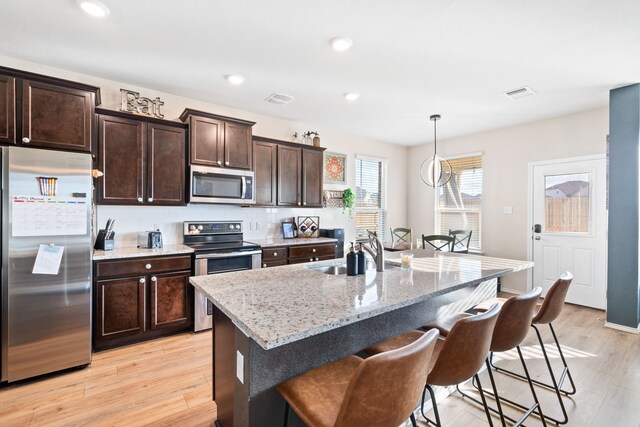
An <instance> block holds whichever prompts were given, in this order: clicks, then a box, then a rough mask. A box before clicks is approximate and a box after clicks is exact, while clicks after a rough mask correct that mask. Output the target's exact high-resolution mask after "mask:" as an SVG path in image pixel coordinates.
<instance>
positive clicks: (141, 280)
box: [138, 277, 146, 283]
mask: <svg viewBox="0 0 640 427" xmlns="http://www.w3.org/2000/svg"><path fill="white" fill-rule="evenodd" d="M138 281H139V282H140V283H144V282H146V280H144V277H143V278H142V279H140V280H138Z"/></svg>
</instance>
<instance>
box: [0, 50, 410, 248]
mask: <svg viewBox="0 0 640 427" xmlns="http://www.w3.org/2000/svg"><path fill="white" fill-rule="evenodd" d="M0 65H2V66H5V67H11V68H16V69H21V70H26V71H31V72H36V73H40V74H45V75H50V76H54V77H60V78H64V79H68V80H73V81H78V82H82V83H87V84H91V85H94V86H99V87H100V88H101V95H102V105H101V107H102V108H106V109H111V110H118V109H119V108H120V89H121V88H124V89H129V90H134V91H136V92H140V95H141V96H144V97H148V98H155V97H156V96H159V97H160V98H161V99H162V101H164V103H165V105H164V107H163V113H164V116H165V119H168V120H178V117H179V115H180V113H182V111H183V110H184V108H187V107H188V108H193V109H197V110H202V111H207V112H210V113H214V114H220V115H224V116H230V117H237V118H241V119H246V120H251V121H255V122H257V123H256V125H255V126H254V127H253V134H254V135H259V136H264V137H269V138H275V139H281V140H285V141H288V140H289V139H290V136H291V135H292V134H293V133H294V132H295V131H298V132H301V131H306V130H315V131H318V133H319V134H320V137H321V145H322V146H323V147H327V150H328V151H334V152H340V153H345V154H347V156H348V161H347V180H348V186H349V187H351V188H352V189H354V190H355V185H354V183H355V155H356V154H366V155H369V156H375V157H380V158H385V159H387V160H388V165H389V167H388V171H389V172H388V189H389V192H388V193H389V197H388V199H387V200H388V205H387V208H388V218H389V224H391V225H396V224H397V225H398V226H400V225H401V224H406V223H407V213H406V200H407V175H406V165H407V151H408V149H407V148H406V147H403V146H399V145H394V144H390V143H386V142H382V141H376V140H372V139H369V138H363V137H359V136H356V135H350V134H347V133H344V132H335V131H332V130H331V129H324V128H320V127H318V126H316V125H314V124H313V123H302V122H294V121H289V120H283V119H278V118H275V117H269V116H264V115H259V114H254V113H251V112H249V111H242V110H237V109H233V108H229V107H225V106H221V105H215V104H212V103H209V102H205V101H202V100H197V99H190V98H185V97H182V96H179V95H175V94H169V93H165V92H162V91H160V90H157V89H151V88H144V87H140V86H137V85H134V84H130V83H123V82H115V81H111V80H105V79H101V78H99V77H94V76H89V75H85V74H80V73H76V72H73V71H67V70H61V69H57V68H53V67H48V66H46V65H42V64H35V63H31V62H26V61H22V60H19V59H15V58H9V57H4V56H0ZM229 90H236V88H232V87H230V88H229ZM294 102H295V101H294ZM279 108H282V110H281V111H282V114H283V115H285V114H287V112H286V108H287V107H286V106H284V107H279ZM342 188H344V187H337V186H326V187H325V189H342ZM302 215H317V216H320V226H321V227H322V228H337V227H342V228H345V232H346V239H347V240H351V239H354V238H355V221H354V220H353V219H349V217H348V215H346V214H344V215H343V214H342V213H341V210H340V209H284V208H278V209H277V210H276V212H272V210H271V209H265V208H240V207H235V206H221V205H220V206H219V205H204V206H203V205H189V206H186V207H112V206H98V207H97V223H98V225H99V226H101V227H103V226H104V224H105V222H106V220H107V218H109V217H112V218H116V220H117V222H116V225H115V230H116V233H117V234H116V245H120V246H135V244H136V240H135V239H136V233H137V232H138V231H144V230H150V229H152V227H153V225H154V224H158V225H159V226H160V230H161V231H162V232H163V233H164V240H165V244H175V243H181V242H182V234H181V233H182V231H181V225H182V221H185V220H207V219H241V220H244V221H245V234H246V236H245V237H246V238H247V239H249V238H254V239H257V238H264V237H269V236H276V235H279V233H280V222H281V221H282V220H284V219H286V218H290V217H297V216H302ZM251 223H252V224H251ZM256 223H257V224H258V227H259V228H258V229H257V230H256Z"/></svg>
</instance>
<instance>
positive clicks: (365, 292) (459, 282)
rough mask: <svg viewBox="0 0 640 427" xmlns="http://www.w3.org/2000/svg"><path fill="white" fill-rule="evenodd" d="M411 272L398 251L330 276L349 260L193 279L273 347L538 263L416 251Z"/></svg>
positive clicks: (232, 316) (254, 335)
mask: <svg viewBox="0 0 640 427" xmlns="http://www.w3.org/2000/svg"><path fill="white" fill-rule="evenodd" d="M410 252H412V253H414V257H415V258H414V260H413V269H411V270H402V269H401V268H399V266H400V253H397V252H396V253H393V254H389V255H388V256H387V262H386V266H387V270H386V271H385V272H382V273H379V272H376V271H375V270H369V271H367V272H366V274H365V275H360V276H347V275H344V274H342V275H338V276H333V275H328V274H324V273H322V272H319V271H317V270H314V268H315V269H317V268H322V267H326V266H332V265H341V264H343V262H344V261H343V260H331V261H320V262H314V263H307V264H293V265H286V266H282V267H275V268H265V269H256V270H245V271H239V272H233V273H222V274H214V275H209V276H197V277H191V278H190V282H191V283H192V284H193V285H194V286H195V287H196V288H197V289H199V290H200V291H202V292H203V293H204V294H206V295H207V297H208V298H209V299H210V300H211V302H213V303H214V304H215V305H216V306H217V307H218V308H219V309H220V310H222V311H223V312H224V313H225V314H226V315H227V316H228V317H229V318H230V319H231V320H232V321H233V323H234V324H235V325H236V326H237V327H238V328H239V329H240V330H241V331H242V332H243V333H244V334H245V335H247V336H249V337H250V338H252V339H253V340H255V341H256V342H257V343H258V344H259V345H260V346H262V347H263V348H264V349H266V350H268V349H271V348H275V347H278V346H281V345H284V344H287V343H290V342H294V341H298V340H301V339H303V338H306V337H309V336H312V335H316V334H319V333H322V332H325V331H328V330H331V329H335V328H339V327H341V326H344V325H348V324H350V323H354V322H357V321H359V320H362V319H366V318H370V317H373V316H377V315H379V314H382V313H386V312H389V311H392V310H396V309H398V308H401V307H405V306H408V305H411V304H415V303H418V302H421V301H424V300H427V299H429V298H431V297H433V296H435V295H440V294H442V293H446V292H450V291H452V290H456V289H460V288H463V287H466V286H472V285H475V284H478V283H480V282H483V281H485V280H489V279H493V278H496V277H499V276H503V275H505V274H509V273H513V272H516V271H520V270H524V269H527V268H531V267H532V266H533V263H531V262H528V261H515V260H508V259H501V258H490V257H483V256H476V255H464V254H451V253H437V254H434V253H433V252H432V251H430V250H425V249H414V250H412V251H410Z"/></svg>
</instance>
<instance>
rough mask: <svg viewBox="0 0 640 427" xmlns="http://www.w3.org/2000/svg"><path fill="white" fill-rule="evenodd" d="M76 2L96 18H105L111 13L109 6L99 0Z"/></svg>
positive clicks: (80, 0) (77, 0) (79, 0)
mask: <svg viewBox="0 0 640 427" xmlns="http://www.w3.org/2000/svg"><path fill="white" fill-rule="evenodd" d="M76 3H77V4H78V6H80V8H81V9H82V10H84V11H85V13H87V14H88V15H91V16H94V17H96V18H104V17H105V16H107V15H109V13H110V11H109V8H108V7H107V6H105V5H104V4H103V3H101V2H99V1H97V0H76Z"/></svg>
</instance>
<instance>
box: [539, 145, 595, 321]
mask: <svg viewBox="0 0 640 427" xmlns="http://www.w3.org/2000/svg"><path fill="white" fill-rule="evenodd" d="M531 166H532V167H531V175H530V179H531V183H532V185H531V188H532V191H533V203H532V206H533V212H532V217H531V218H532V219H533V222H532V240H531V242H532V254H533V261H534V264H535V265H534V267H533V286H534V287H535V286H541V287H542V293H543V295H545V294H546V292H547V290H548V289H549V287H550V286H551V285H552V284H553V282H554V281H555V280H556V279H557V278H558V277H560V275H561V274H562V273H563V272H565V271H569V272H571V273H572V274H573V282H572V284H571V287H570V288H569V293H568V295H567V302H570V303H574V304H580V305H584V306H588V307H594V308H599V309H605V307H606V265H607V264H606V254H607V250H606V249H607V247H606V226H607V212H606V205H605V204H606V200H605V197H606V191H605V184H606V183H605V180H606V177H605V172H606V165H605V158H604V156H596V157H593V156H592V157H583V158H576V159H561V160H558V161H554V162H541V163H534V164H532V165H531Z"/></svg>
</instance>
